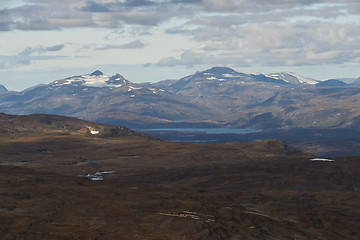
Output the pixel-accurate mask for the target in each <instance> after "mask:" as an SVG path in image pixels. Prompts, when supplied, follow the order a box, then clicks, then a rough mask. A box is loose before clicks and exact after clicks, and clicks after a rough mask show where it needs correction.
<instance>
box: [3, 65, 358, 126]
mask: <svg viewBox="0 0 360 240" xmlns="http://www.w3.org/2000/svg"><path fill="white" fill-rule="evenodd" d="M356 82H357V81H354V84H346V83H344V82H342V81H340V80H328V81H323V82H320V81H317V80H314V79H310V78H306V77H302V76H300V75H297V74H294V73H272V74H266V75H264V74H257V73H241V72H237V71H235V70H233V69H231V68H227V67H213V68H211V69H208V70H205V71H201V72H196V73H194V74H192V75H189V76H186V77H183V78H181V79H179V80H166V81H160V82H156V83H143V84H137V83H132V82H130V81H129V80H127V79H125V78H124V77H123V76H121V75H120V74H116V75H114V76H107V75H105V74H103V73H102V72H101V71H99V70H97V71H95V72H93V73H91V74H85V75H80V76H73V77H69V78H66V79H62V80H56V81H53V82H51V83H49V84H42V85H38V86H34V87H32V88H29V89H26V90H24V91H21V92H8V91H6V89H5V90H4V88H1V89H2V91H1V89H0V112H4V113H8V114H33V113H46V114H59V115H66V116H72V117H77V118H81V119H84V120H91V121H96V122H100V123H110V124H117V125H125V126H128V127H138V126H141V127H147V126H149V127H150V126H167V125H194V124H197V125H203V126H221V127H240V128H294V127H296V128H299V127H300V128H339V127H341V128H344V127H346V128H353V127H357V126H359V125H360V104H359V103H360V88H359V87H358V86H356Z"/></svg>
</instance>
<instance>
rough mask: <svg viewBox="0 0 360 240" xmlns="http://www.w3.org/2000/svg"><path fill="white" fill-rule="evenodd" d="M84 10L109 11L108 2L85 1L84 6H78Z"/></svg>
mask: <svg viewBox="0 0 360 240" xmlns="http://www.w3.org/2000/svg"><path fill="white" fill-rule="evenodd" d="M79 10H80V11H84V12H111V10H110V9H109V4H101V3H97V2H94V1H87V2H86V4H85V6H83V7H80V8H79Z"/></svg>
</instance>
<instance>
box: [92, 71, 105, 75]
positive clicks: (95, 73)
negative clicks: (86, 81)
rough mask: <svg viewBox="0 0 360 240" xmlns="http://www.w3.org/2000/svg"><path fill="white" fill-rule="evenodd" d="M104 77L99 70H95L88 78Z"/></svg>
mask: <svg viewBox="0 0 360 240" xmlns="http://www.w3.org/2000/svg"><path fill="white" fill-rule="evenodd" d="M101 75H104V73H103V72H101V71H100V70H96V71H95V72H93V73H92V74H90V76H101Z"/></svg>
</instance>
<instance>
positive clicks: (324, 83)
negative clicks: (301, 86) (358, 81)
mask: <svg viewBox="0 0 360 240" xmlns="http://www.w3.org/2000/svg"><path fill="white" fill-rule="evenodd" d="M346 85H347V84H346V83H344V82H342V81H340V80H337V79H329V80H326V81H322V82H319V83H317V84H315V86H317V87H342V86H346Z"/></svg>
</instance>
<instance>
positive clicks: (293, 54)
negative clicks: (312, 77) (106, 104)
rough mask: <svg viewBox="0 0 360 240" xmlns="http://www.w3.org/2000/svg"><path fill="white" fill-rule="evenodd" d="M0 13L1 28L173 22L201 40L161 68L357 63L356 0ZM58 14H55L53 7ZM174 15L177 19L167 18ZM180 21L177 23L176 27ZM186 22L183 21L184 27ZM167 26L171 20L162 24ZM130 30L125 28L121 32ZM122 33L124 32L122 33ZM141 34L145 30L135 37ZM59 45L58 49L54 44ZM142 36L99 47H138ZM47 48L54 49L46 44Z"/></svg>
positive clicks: (179, 1) (68, 6) (84, 5)
mask: <svg viewBox="0 0 360 240" xmlns="http://www.w3.org/2000/svg"><path fill="white" fill-rule="evenodd" d="M27 3H29V5H24V6H21V7H17V8H13V9H3V10H0V31H11V30H14V29H20V30H48V29H63V28H73V27H95V28H111V29H114V30H115V31H116V30H117V29H119V28H120V27H121V28H122V29H126V31H127V33H129V32H131V31H133V32H139V29H140V28H142V29H146V30H148V31H149V32H151V30H152V29H154V27H157V26H161V27H162V26H164V25H168V26H169V27H168V29H167V30H166V31H165V34H179V35H185V36H186V37H188V38H190V39H191V40H193V42H195V44H197V47H193V48H192V49H182V46H179V50H181V51H182V55H181V56H180V57H175V56H169V57H167V58H164V59H160V60H159V61H158V62H157V63H156V65H157V66H175V65H184V66H192V65H196V64H207V63H208V64H219V63H223V64H226V63H232V64H239V65H251V64H255V63H256V64H263V65H268V66H281V65H286V66H288V65H292V66H296V65H307V64H308V65H310V64H326V63H345V62H358V61H359V59H360V46H359V44H358V43H359V41H360V27H359V22H358V21H353V23H350V21H344V20H343V19H344V18H346V17H349V14H352V16H351V17H353V18H354V19H355V18H356V17H358V15H359V14H360V3H359V1H358V0H338V1H337V0H293V1H289V0H287V1H285V0H162V1H155V0H125V1H124V0H79V1H73V0H62V1H58V0H27ZM54 9H55V10H56V11H55V10H54ZM171 19H176V20H179V21H170V20H171ZM176 22H179V23H178V24H179V25H175V23H176ZM180 22H181V24H180ZM162 23H166V24H164V25H161V24H162ZM124 31H125V30H124ZM119 35H121V34H119ZM133 36H136V37H134V38H141V36H140V34H137V35H136V34H133ZM56 47H57V48H59V50H61V46H53V48H54V49H55V50H56V49H57V48H56ZM144 47H145V44H144V43H143V42H142V41H141V40H140V39H139V40H136V41H133V42H130V43H126V44H107V45H103V46H100V47H98V48H97V49H96V50H107V49H139V48H144ZM41 51H45V52H46V49H44V48H43V49H42V50H40V49H37V48H30V49H25V50H24V51H23V52H22V53H20V54H19V56H18V62H19V63H21V61H22V63H21V64H29V63H30V61H31V60H32V59H33V57H34V54H42V53H44V52H41ZM48 51H50V50H49V49H48Z"/></svg>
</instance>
